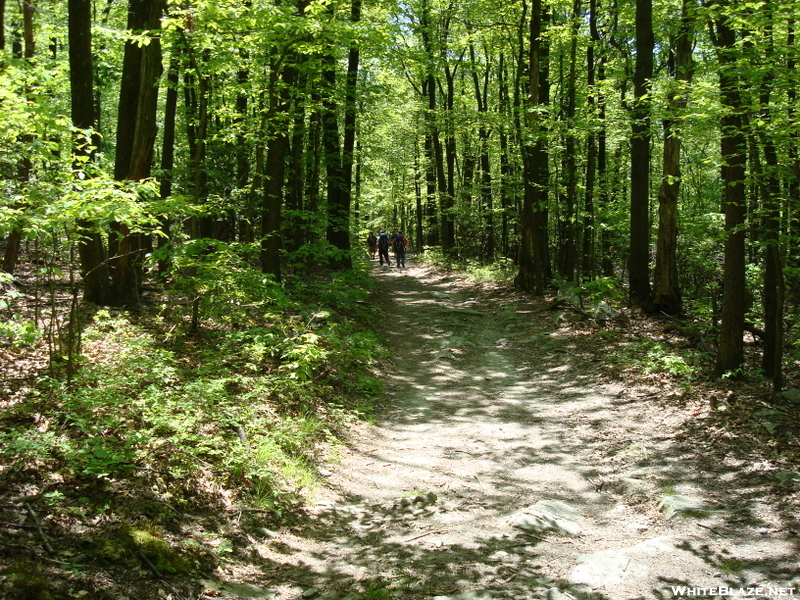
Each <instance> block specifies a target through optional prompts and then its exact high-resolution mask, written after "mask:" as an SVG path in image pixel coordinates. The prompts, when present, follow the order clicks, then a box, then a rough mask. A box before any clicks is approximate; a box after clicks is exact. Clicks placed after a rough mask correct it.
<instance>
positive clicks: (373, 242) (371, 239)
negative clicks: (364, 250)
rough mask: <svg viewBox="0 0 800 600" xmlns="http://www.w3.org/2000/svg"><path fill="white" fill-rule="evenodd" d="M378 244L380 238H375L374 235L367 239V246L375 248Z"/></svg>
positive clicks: (371, 234)
mask: <svg viewBox="0 0 800 600" xmlns="http://www.w3.org/2000/svg"><path fill="white" fill-rule="evenodd" d="M377 243H378V238H376V237H375V234H374V233H370V234H369V236H368V237H367V244H369V245H370V246H374V245H375V244H377Z"/></svg>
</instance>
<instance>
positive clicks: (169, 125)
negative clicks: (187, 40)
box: [158, 55, 180, 278]
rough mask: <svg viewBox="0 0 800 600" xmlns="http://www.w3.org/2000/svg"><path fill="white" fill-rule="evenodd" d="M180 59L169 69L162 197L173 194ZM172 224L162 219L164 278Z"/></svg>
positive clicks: (160, 270)
mask: <svg viewBox="0 0 800 600" xmlns="http://www.w3.org/2000/svg"><path fill="white" fill-rule="evenodd" d="M179 68H180V61H179V59H178V56H177V55H173V56H172V58H171V59H170V64H169V69H168V71H167V82H168V85H167V96H166V100H165V104H164V136H163V140H162V143H161V184H160V189H159V195H160V196H161V198H162V199H166V198H169V197H170V196H171V195H172V177H173V172H172V170H173V167H174V166H175V118H176V116H177V113H178V85H179V82H180V75H179V73H178V70H179ZM170 228H171V224H170V221H169V219H168V218H164V219H162V220H161V230H162V232H163V234H164V235H163V236H160V237H159V239H158V248H159V249H160V250H161V252H162V257H161V258H160V259H159V261H158V273H159V275H160V276H161V277H162V278H165V277H166V276H167V273H168V272H169V269H170V266H171V262H170V260H169V259H168V258H167V257H166V256H164V253H166V252H167V249H168V248H169V245H170V233H171V231H170Z"/></svg>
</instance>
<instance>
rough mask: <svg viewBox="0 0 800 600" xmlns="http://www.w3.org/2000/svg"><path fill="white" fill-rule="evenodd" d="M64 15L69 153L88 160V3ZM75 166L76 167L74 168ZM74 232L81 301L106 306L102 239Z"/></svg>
mask: <svg viewBox="0 0 800 600" xmlns="http://www.w3.org/2000/svg"><path fill="white" fill-rule="evenodd" d="M68 11H69V17H68V23H69V81H70V100H71V116H72V124H73V125H74V126H75V127H76V128H77V129H79V130H80V131H79V132H77V133H76V134H75V146H74V149H73V152H74V154H75V155H76V156H82V157H90V156H91V155H92V154H93V152H94V150H93V148H94V147H95V146H96V144H97V141H98V136H95V135H92V136H91V137H89V138H87V136H86V135H85V134H84V133H83V132H84V131H86V130H89V129H91V128H93V127H94V126H95V114H94V75H93V66H92V63H93V60H92V3H91V0H69V5H68ZM79 165H80V163H76V168H80V167H79ZM77 228H78V235H79V236H80V240H79V241H78V255H79V256H80V262H81V274H82V276H83V299H84V301H86V302H93V303H94V304H106V303H107V302H108V299H109V293H110V285H111V279H110V273H109V270H108V263H107V262H106V260H107V256H106V250H105V246H104V244H103V238H102V236H101V235H100V232H99V231H98V229H97V227H96V225H95V224H94V223H92V222H90V221H88V220H84V219H81V220H79V221H78V223H77Z"/></svg>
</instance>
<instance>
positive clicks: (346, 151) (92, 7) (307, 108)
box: [0, 0, 800, 388]
mask: <svg viewBox="0 0 800 600" xmlns="http://www.w3.org/2000/svg"><path fill="white" fill-rule="evenodd" d="M798 11H800V8H799V7H798V6H797V5H796V3H791V2H789V3H787V2H777V1H774V0H764V1H760V2H736V1H729V0H709V1H706V2H699V1H697V0H676V1H668V2H667V1H660V2H655V3H653V2H652V1H651V0H631V1H630V2H623V3H619V2H614V3H605V2H601V1H599V0H588V1H582V0H573V1H571V2H564V1H560V0H558V1H551V2H546V1H545V2H543V1H542V0H530V1H528V0H521V1H519V2H498V1H494V0H470V1H464V2H458V3H457V2H454V1H448V2H444V1H439V0H418V1H412V2H402V3H390V2H385V1H381V2H362V0H351V1H350V2H340V1H338V0H331V1H311V0H297V2H294V3H289V2H262V1H260V0H254V1H250V2H245V3H240V2H232V3H231V2H208V3H202V2H194V3H191V2H190V3H186V2H182V3H178V2H171V1H167V0H129V1H128V2H125V1H123V0H107V1H105V2H90V1H89V0H68V1H67V2H58V1H54V0H48V1H42V2H39V1H33V0H31V1H27V0H24V1H21V2H16V3H7V2H5V0H4V1H3V2H2V3H0V15H2V21H1V22H0V53H1V54H0V78H2V81H0V90H2V92H0V93H1V94H2V99H1V100H0V111H2V115H0V119H2V121H3V123H4V124H5V127H4V129H3V133H2V135H3V138H2V143H0V178H2V188H3V191H2V204H0V234H1V235H2V236H3V250H4V258H3V270H4V271H5V272H6V273H7V274H9V276H14V274H15V271H16V270H17V267H18V262H19V257H20V252H21V249H23V248H27V249H28V251H29V252H34V253H36V254H37V260H38V261H40V263H41V264H43V265H46V267H45V268H44V269H43V270H42V272H41V277H42V278H48V277H50V278H53V277H63V276H64V272H63V270H61V271H56V270H55V269H56V267H55V266H56V265H59V268H63V264H64V263H65V262H70V264H72V263H73V262H74V264H76V265H77V267H76V274H74V277H75V278H76V279H75V281H79V288H80V294H81V298H82V300H83V301H84V302H88V303H93V304H95V305H101V306H130V305H134V304H137V303H139V302H141V300H142V298H143V296H142V294H143V293H145V292H146V289H147V286H148V285H150V284H152V283H154V282H157V283H158V284H159V285H161V284H167V285H169V286H172V287H173V288H174V289H178V290H182V293H185V294H187V295H188V297H191V298H193V301H192V302H193V306H192V322H193V324H194V325H197V324H198V323H199V322H200V321H201V320H202V318H203V316H202V310H203V306H204V300H203V299H204V298H205V299H206V300H208V298H209V294H210V293H211V292H210V290H211V289H212V288H214V284H213V283H210V282H213V281H214V279H215V278H219V273H220V271H221V270H230V269H244V270H248V269H250V270H255V271H258V272H261V273H263V274H264V275H265V276H267V277H268V278H269V279H270V281H272V282H274V283H275V284H282V283H283V282H285V281H286V279H287V278H293V277H302V276H303V274H306V273H308V272H310V271H313V270H314V269H317V268H325V269H331V270H334V271H339V270H349V269H351V268H352V265H353V260H354V257H356V256H359V255H360V254H361V253H362V252H363V246H364V244H363V240H364V239H365V238H366V235H367V233H369V232H371V231H372V232H374V231H376V230H377V229H379V228H384V229H387V230H391V229H395V230H403V231H404V232H405V233H406V236H407V237H408V238H409V240H410V242H411V249H413V250H415V251H416V252H418V253H422V252H426V251H428V252H430V251H434V252H438V253H441V254H442V255H444V256H446V257H448V259H450V260H453V261H459V262H462V263H463V262H464V261H470V260H475V261H479V262H481V263H483V264H496V263H502V264H506V265H511V267H512V268H513V269H514V271H515V272H516V277H515V286H516V287H517V289H519V290H520V291H523V292H528V293H533V294H537V295H542V294H544V293H545V291H546V290H548V289H553V288H554V286H560V285H564V284H570V285H574V286H577V287H578V288H580V287H581V286H592V285H595V286H596V285H600V286H603V285H607V284H608V282H612V284H613V285H619V286H625V290H626V294H627V298H628V302H629V303H630V304H631V305H632V306H634V307H637V308H641V309H642V310H644V311H645V312H650V313H653V314H661V313H664V314H667V315H678V314H681V313H684V312H686V311H689V312H691V313H692V314H695V315H699V316H700V317H701V318H702V319H704V320H705V321H706V322H708V323H709V324H710V325H711V326H713V327H714V328H718V329H719V343H718V350H717V356H716V370H717V373H718V374H720V375H722V374H731V373H735V372H736V371H737V369H740V368H741V366H742V362H743V341H742V340H743V332H744V331H745V330H750V331H755V332H756V333H757V335H758V336H759V337H760V338H761V339H762V341H763V344H764V356H763V363H762V369H763V372H764V373H765V374H766V375H767V376H768V377H770V378H772V380H773V381H774V384H775V386H776V388H778V387H780V381H781V364H782V361H783V359H784V346H785V344H784V340H785V338H786V337H787V335H790V334H791V330H789V331H788V332H787V331H784V329H785V327H786V325H787V324H788V325H789V326H791V325H792V324H793V320H792V319H788V318H787V314H786V313H787V311H788V312H789V313H792V314H793V313H794V312H796V310H797V300H798V281H799V279H798V272H797V270H796V267H795V263H796V259H797V246H798V245H797V242H796V238H797V235H798V223H800V217H799V216H798V209H799V208H800V207H799V206H798V181H797V177H798V173H800V164H798V129H797V118H796V112H797V108H798V99H797V83H798V80H797V69H796V53H797V49H796V41H795V22H796V20H797V18H798ZM32 248H33V249H35V250H31V249H32ZM51 267H52V268H51ZM598 282H600V283H598ZM76 285H77V284H76ZM9 310H10V311H11V312H13V310H12V309H10V308H9ZM9 316H11V317H13V315H11V314H9Z"/></svg>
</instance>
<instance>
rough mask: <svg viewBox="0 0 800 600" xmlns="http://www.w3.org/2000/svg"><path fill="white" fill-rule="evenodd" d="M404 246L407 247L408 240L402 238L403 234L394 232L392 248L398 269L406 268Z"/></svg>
mask: <svg viewBox="0 0 800 600" xmlns="http://www.w3.org/2000/svg"><path fill="white" fill-rule="evenodd" d="M406 246H408V240H407V239H406V238H405V237H404V236H403V232H402V231H398V232H396V233H395V234H394V235H393V236H392V247H393V248H394V260H395V262H396V263H397V268H398V269H399V268H400V267H405V266H406Z"/></svg>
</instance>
